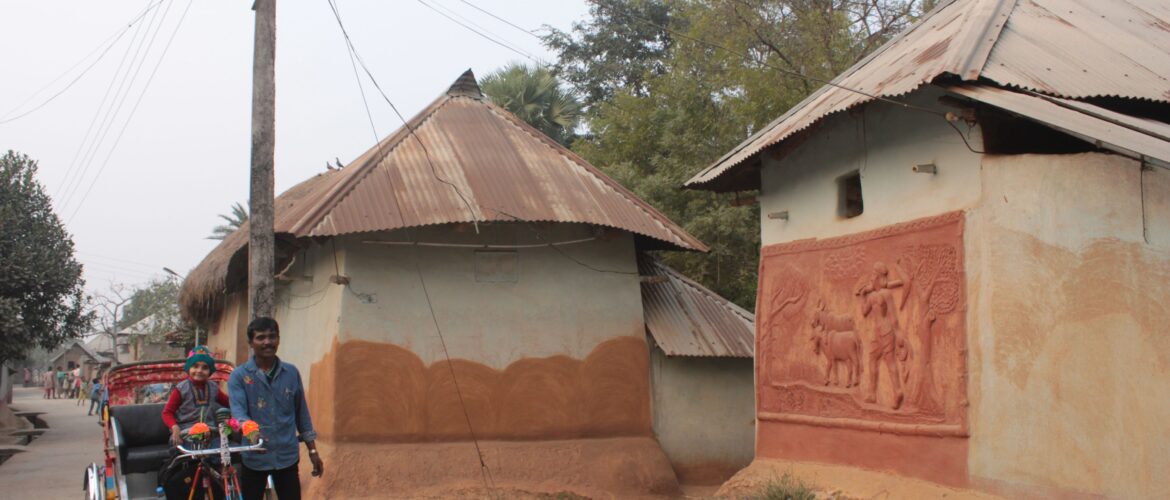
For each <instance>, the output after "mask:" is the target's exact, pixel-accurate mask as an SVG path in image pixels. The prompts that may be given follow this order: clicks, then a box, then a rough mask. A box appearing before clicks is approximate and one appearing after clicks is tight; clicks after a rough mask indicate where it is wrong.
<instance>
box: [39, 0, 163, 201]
mask: <svg viewBox="0 0 1170 500" xmlns="http://www.w3.org/2000/svg"><path fill="white" fill-rule="evenodd" d="M152 19H153V18H152ZM141 32H142V25H138V27H137V28H136V29H135V32H134V36H132V37H131V38H130V42H129V43H128V44H127V45H126V52H125V53H123V54H122V58H121V59H120V60H119V61H118V67H117V69H115V70H114V75H113V77H111V78H110V83H109V84H107V85H106V91H105V92H104V93H103V94H102V99H101V101H100V102H99V103H98V106H97V109H96V110H95V111H94V114H93V118H91V119H90V122H89V126H88V127H86V129H85V135H83V136H82V138H81V144H78V145H77V151H75V152H74V153H73V159H71V160H69V168H68V169H66V170H65V176H64V177H62V178H61V185H60V186H59V187H58V188H57V189H56V190H54V191H53V199H54V200H56V202H57V203H56V204H57V206H58V208H59V209H62V210H63V209H64V205H65V203H64V202H63V200H65V199H66V198H67V196H66V194H67V193H69V192H70V191H71V190H72V186H73V184H74V183H75V182H77V179H75V178H74V177H72V176H73V174H74V173H75V169H76V168H77V167H80V166H81V165H83V164H85V162H86V161H87V160H86V159H87V158H88V157H89V155H90V149H91V148H92V146H93V144H91V143H90V142H89V141H90V132H93V131H94V125H95V124H98V123H99V121H98V119H99V118H101V123H102V125H104V124H105V121H106V118H105V117H104V115H103V111H102V110H104V109H105V108H106V102H107V101H109V99H110V93H111V92H112V91H113V90H114V87H115V84H116V82H117V81H118V80H119V78H124V76H122V68H123V67H124V66H125V65H126V59H127V58H128V57H129V56H130V51H131V50H132V49H133V47H134V42H135V40H137V39H138V34H139V33H141ZM115 99H116V97H115ZM110 106H111V109H113V103H112V102H111V103H110ZM106 113H109V110H106ZM101 129H102V126H99V127H98V128H97V130H98V131H99V132H98V133H100V131H101ZM93 139H94V140H95V141H96V140H97V134H96V133H95V135H94V136H93ZM82 151H84V152H85V153H84V154H82ZM79 158H80V162H79V161H78V160H79ZM58 195H61V196H58Z"/></svg>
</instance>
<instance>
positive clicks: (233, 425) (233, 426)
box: [227, 418, 240, 433]
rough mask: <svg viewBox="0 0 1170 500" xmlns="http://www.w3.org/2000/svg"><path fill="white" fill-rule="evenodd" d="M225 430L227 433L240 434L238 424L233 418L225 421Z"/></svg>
mask: <svg viewBox="0 0 1170 500" xmlns="http://www.w3.org/2000/svg"><path fill="white" fill-rule="evenodd" d="M227 428H228V431H229V433H232V432H240V422H239V421H238V420H236V419H235V418H229V419H227Z"/></svg>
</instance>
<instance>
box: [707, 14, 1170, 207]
mask: <svg viewBox="0 0 1170 500" xmlns="http://www.w3.org/2000/svg"><path fill="white" fill-rule="evenodd" d="M946 75H949V76H951V77H952V78H958V79H961V80H966V81H976V80H979V79H985V80H990V81H993V82H995V83H997V84H999V86H1002V87H1017V88H1023V89H1031V90H1035V91H1038V92H1042V93H1045V94H1048V95H1052V96H1057V97H1064V98H1073V99H1082V98H1090V97H1106V96H1109V97H1122V98H1131V99H1145V100H1150V101H1157V102H1170V2H1164V1H1158V0H954V1H950V2H943V3H941V4H939V6H937V7H936V8H935V9H934V10H933V11H931V12H930V13H929V14H928V15H927V16H926V17H924V18H923V19H922V20H921V21H919V22H918V23H917V24H915V25H914V26H911V27H910V28H908V29H907V30H906V31H904V32H902V33H901V34H900V35H898V36H897V37H895V38H894V39H893V40H891V41H890V42H888V43H886V44H885V45H883V46H882V47H881V48H879V49H878V50H876V51H874V53H872V54H870V55H869V56H868V57H866V58H865V59H863V60H861V61H860V62H858V63H857V64H855V65H854V66H853V67H851V68H849V69H848V70H847V71H845V72H844V73H842V74H841V75H840V76H838V77H837V78H835V79H834V80H833V84H831V85H826V86H824V87H821V88H820V89H819V90H818V91H816V92H815V93H813V94H812V95H810V96H809V97H808V98H806V99H805V100H804V101H802V102H801V103H799V104H797V105H796V106H794V107H793V108H792V109H790V110H789V111H788V112H786V113H785V114H784V115H782V116H781V117H779V118H777V119H776V120H775V121H773V122H772V123H770V124H768V125H767V126H765V127H764V128H762V129H760V131H759V132H757V133H756V134H754V135H752V136H751V137H749V138H748V139H746V140H745V141H743V142H742V143H740V144H739V145H738V146H736V147H735V148H734V149H732V150H731V151H730V152H728V153H727V154H726V155H724V156H723V157H722V158H720V159H718V160H716V161H715V162H714V163H713V164H711V165H710V166H708V167H707V168H705V169H703V170H702V171H700V172H699V173H698V174H696V175H695V176H694V177H692V178H691V179H690V180H688V181H687V182H686V184H685V186H686V187H688V188H693V189H709V190H714V191H733V190H740V189H752V188H755V187H757V186H756V185H753V184H757V185H758V183H759V179H758V176H755V177H754V178H753V177H752V176H750V175H746V174H745V173H744V172H746V171H748V170H750V169H751V168H753V166H754V163H755V162H753V161H749V160H752V159H754V158H755V157H756V155H757V154H759V153H760V152H761V151H763V150H764V149H767V148H769V147H772V146H774V145H777V144H779V143H781V142H782V141H785V140H786V139H788V138H790V137H793V136H794V135H795V134H797V133H798V132H800V131H803V130H805V129H807V128H809V127H810V126H812V125H814V124H816V123H817V122H819V121H820V120H821V119H823V118H824V117H826V116H828V115H830V114H833V113H837V112H841V111H844V110H847V109H850V108H852V107H855V106H858V105H861V104H864V103H868V102H871V101H874V100H876V99H879V98H896V97H898V96H902V95H905V94H907V93H909V92H911V91H913V90H915V89H917V88H918V87H920V86H922V85H924V84H927V83H931V82H934V81H935V80H936V79H937V78H938V77H940V76H946ZM847 88H848V89H852V90H846V89H847ZM940 120H941V118H940Z"/></svg>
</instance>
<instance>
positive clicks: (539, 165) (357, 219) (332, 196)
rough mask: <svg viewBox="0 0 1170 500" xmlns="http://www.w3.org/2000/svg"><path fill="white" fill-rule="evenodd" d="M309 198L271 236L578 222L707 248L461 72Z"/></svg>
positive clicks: (690, 247)
mask: <svg viewBox="0 0 1170 500" xmlns="http://www.w3.org/2000/svg"><path fill="white" fill-rule="evenodd" d="M409 128H410V129H413V130H414V134H413V137H412V135H411V134H410V133H409V131H408V130H407V128H406V127H403V128H402V129H399V130H398V131H396V132H395V133H393V134H391V135H390V136H389V137H387V138H386V139H385V140H383V141H382V142H381V143H379V144H378V145H377V146H375V147H374V148H372V149H370V151H368V152H366V153H365V154H363V155H362V156H361V157H359V158H358V159H357V160H355V161H354V162H352V163H351V164H350V165H349V166H347V167H346V168H345V169H343V170H342V171H341V172H340V173H338V174H337V175H338V176H339V179H338V180H337V181H336V182H333V183H329V185H328V186H327V188H324V189H317V190H315V191H314V192H313V193H311V194H310V195H309V196H308V197H307V198H306V200H305V201H306V203H305V204H304V206H303V208H302V209H300V210H297V211H296V214H290V217H289V218H288V219H286V220H287V221H288V222H290V223H291V224H289V225H287V226H284V227H281V226H280V225H278V226H277V228H276V230H277V232H287V233H290V234H293V235H295V236H298V237H301V236H336V235H340V234H348V233H359V232H370V231H388V230H394V229H400V228H405V227H417V226H425V225H430V224H448V223H458V222H485V221H501V222H506V221H517V220H520V221H548V222H579V223H585V224H596V225H600V226H608V227H613V228H617V229H624V230H626V231H629V232H631V233H634V234H636V235H641V236H644V237H646V238H650V239H652V240H657V241H659V242H661V243H662V244H664V246H665V247H667V248H673V249H680V250H699V251H706V250H707V247H706V246H705V245H703V243H702V242H700V241H699V240H697V239H695V237H693V236H691V235H690V234H688V233H687V232H686V231H685V230H683V229H682V228H681V227H679V226H678V225H676V224H675V223H674V222H671V221H670V220H669V219H667V218H666V216H665V215H662V213H660V212H659V211H658V210H655V209H654V208H653V207H651V206H650V205H649V204H648V203H646V202H645V201H643V200H642V199H640V198H638V197H637V196H636V195H634V194H633V193H632V192H630V191H629V190H627V189H626V188H624V187H622V185H621V184H618V183H617V182H616V181H614V180H613V179H611V178H610V177H609V176H607V175H605V174H604V173H602V172H601V171H600V170H598V169H597V168H595V167H593V166H592V165H590V164H589V163H587V162H586V161H585V160H583V159H581V157H579V156H577V155H576V154H574V153H573V152H571V151H569V150H568V149H566V148H564V147H563V146H561V145H560V144H557V143H556V142H555V141H553V140H552V139H549V138H548V137H547V136H545V135H544V134H542V133H540V132H539V131H537V130H536V129H534V128H532V127H530V126H528V124H526V123H524V122H523V121H522V120H520V119H519V118H516V117H515V116H514V115H512V114H511V113H509V112H507V111H505V110H504V109H503V108H500V107H499V106H496V105H494V104H492V103H491V102H489V101H488V100H487V99H485V98H484V96H483V94H481V93H480V91H479V87H478V85H477V84H476V83H475V76H474V75H472V73H471V71H470V70H468V71H467V72H466V73H464V74H463V76H461V77H460V78H459V79H458V80H456V82H455V84H453V85H452V86H451V88H450V90H448V92H447V93H445V94H443V95H442V96H440V97H439V98H438V99H437V100H435V101H434V102H433V103H431V105H430V106H428V107H427V108H426V109H424V110H423V111H422V112H421V113H419V115H418V116H415V117H414V118H413V119H412V120H410V122H409Z"/></svg>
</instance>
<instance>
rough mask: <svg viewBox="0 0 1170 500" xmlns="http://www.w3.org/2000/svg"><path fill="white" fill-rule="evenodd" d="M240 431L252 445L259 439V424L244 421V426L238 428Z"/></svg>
mask: <svg viewBox="0 0 1170 500" xmlns="http://www.w3.org/2000/svg"><path fill="white" fill-rule="evenodd" d="M240 431H241V432H242V433H243V434H244V437H246V438H248V441H251V442H252V444H256V441H257V440H259V439H260V424H257V423H256V422H254V421H252V420H245V421H244V424H243V425H241V426H240Z"/></svg>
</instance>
